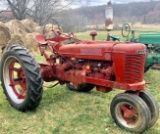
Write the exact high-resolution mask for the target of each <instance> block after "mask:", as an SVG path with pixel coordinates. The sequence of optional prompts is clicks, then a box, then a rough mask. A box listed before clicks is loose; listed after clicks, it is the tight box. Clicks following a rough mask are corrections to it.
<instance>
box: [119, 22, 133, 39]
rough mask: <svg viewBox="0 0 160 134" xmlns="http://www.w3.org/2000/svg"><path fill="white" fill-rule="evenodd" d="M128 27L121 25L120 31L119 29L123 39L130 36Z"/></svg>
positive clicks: (127, 25)
mask: <svg viewBox="0 0 160 134" xmlns="http://www.w3.org/2000/svg"><path fill="white" fill-rule="evenodd" d="M130 31H131V29H130V25H129V24H128V23H125V24H123V26H122V29H121V33H122V36H123V37H128V36H129V34H130Z"/></svg>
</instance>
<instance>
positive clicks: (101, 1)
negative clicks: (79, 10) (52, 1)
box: [73, 0, 159, 7]
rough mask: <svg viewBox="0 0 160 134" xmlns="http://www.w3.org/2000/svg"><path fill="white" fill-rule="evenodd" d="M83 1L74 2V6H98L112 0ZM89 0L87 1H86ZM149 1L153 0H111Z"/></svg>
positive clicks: (117, 0)
mask: <svg viewBox="0 0 160 134" xmlns="http://www.w3.org/2000/svg"><path fill="white" fill-rule="evenodd" d="M75 1H79V0H75ZM81 1H83V2H82V3H81V4H80V3H79V2H74V3H73V5H74V6H73V7H80V6H96V5H104V4H107V2H108V1H110V0H81ZM86 1H87V2H86ZM140 1H141V2H148V1H151V0H111V2H112V3H117V4H118V3H129V2H140ZM152 1H159V0H152Z"/></svg>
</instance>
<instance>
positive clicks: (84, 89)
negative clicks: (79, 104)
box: [66, 82, 94, 92]
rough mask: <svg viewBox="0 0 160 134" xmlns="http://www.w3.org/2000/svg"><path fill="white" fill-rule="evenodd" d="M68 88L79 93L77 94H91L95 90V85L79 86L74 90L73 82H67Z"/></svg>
mask: <svg viewBox="0 0 160 134" xmlns="http://www.w3.org/2000/svg"><path fill="white" fill-rule="evenodd" d="M66 86H67V87H68V88H69V89H70V90H72V91H77V92H89V91H91V90H92V89H93V88H94V85H91V84H84V85H79V86H78V88H74V86H73V83H72V82H67V83H66Z"/></svg>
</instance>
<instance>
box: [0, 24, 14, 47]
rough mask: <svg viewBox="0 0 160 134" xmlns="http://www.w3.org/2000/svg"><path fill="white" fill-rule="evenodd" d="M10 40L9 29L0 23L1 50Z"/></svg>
mask: <svg viewBox="0 0 160 134" xmlns="http://www.w3.org/2000/svg"><path fill="white" fill-rule="evenodd" d="M10 39H11V34H10V31H9V28H8V27H7V26H6V25H5V24H4V23H2V22H0V48H1V49H3V48H4V47H5V46H6V45H7V44H8V41H9V40H10Z"/></svg>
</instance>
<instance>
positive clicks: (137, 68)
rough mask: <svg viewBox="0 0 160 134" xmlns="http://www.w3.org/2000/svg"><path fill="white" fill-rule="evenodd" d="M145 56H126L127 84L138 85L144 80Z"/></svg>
mask: <svg viewBox="0 0 160 134" xmlns="http://www.w3.org/2000/svg"><path fill="white" fill-rule="evenodd" d="M144 60H145V55H140V54H138V55H126V56H125V75H124V77H125V78H124V79H125V82H126V83H136V82H140V81H142V80H143V75H144Z"/></svg>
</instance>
